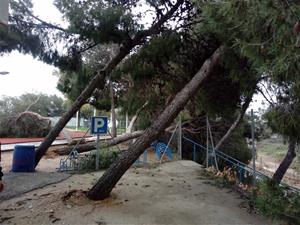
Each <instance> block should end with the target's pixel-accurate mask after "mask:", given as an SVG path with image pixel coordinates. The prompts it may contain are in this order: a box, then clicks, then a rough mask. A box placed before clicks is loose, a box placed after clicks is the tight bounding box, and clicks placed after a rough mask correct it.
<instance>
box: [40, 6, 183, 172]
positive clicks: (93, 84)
mask: <svg viewBox="0 0 300 225" xmlns="http://www.w3.org/2000/svg"><path fill="white" fill-rule="evenodd" d="M182 4H183V0H178V1H177V2H176V4H174V5H173V7H172V8H171V9H170V10H169V11H168V12H166V14H164V15H162V16H161V17H160V20H158V21H157V22H156V23H154V24H153V25H152V26H151V27H150V28H149V29H148V30H145V31H141V32H138V33H137V34H136V36H135V37H134V38H133V39H130V40H127V42H126V43H124V44H123V45H122V46H121V48H120V51H119V53H118V54H117V55H116V56H115V57H114V58H113V59H112V60H111V61H110V62H109V63H108V64H107V65H106V66H105V67H104V68H103V69H102V70H101V71H100V72H99V73H97V75H96V76H94V77H93V78H92V79H91V81H90V82H89V84H88V85H87V86H86V88H85V89H84V90H83V92H82V93H81V94H80V95H79V96H78V98H77V99H76V101H75V102H74V103H73V105H72V106H71V108H70V109H69V110H68V111H67V112H66V113H65V114H64V115H63V116H62V117H61V118H60V120H59V121H58V122H57V124H56V125H55V126H54V127H53V128H52V130H51V131H50V132H49V134H48V135H47V137H46V138H45V140H44V141H43V142H42V144H41V145H40V146H39V147H38V149H37V151H36V156H35V167H36V166H37V165H38V163H39V161H40V160H41V158H42V157H43V155H45V154H46V152H47V150H48V148H49V147H50V146H51V144H52V143H53V141H54V140H55V139H56V137H57V136H58V135H59V133H60V132H61V130H62V129H63V128H64V127H65V125H66V124H67V123H68V122H69V120H70V119H71V118H72V117H73V115H74V114H75V113H76V112H77V111H78V110H79V109H80V107H81V106H82V105H83V104H85V103H86V100H87V99H88V98H89V97H90V96H91V95H92V93H93V92H94V90H95V89H96V88H98V89H103V87H104V85H105V78H106V77H107V76H108V74H110V73H111V71H112V70H113V69H114V68H115V67H116V66H117V65H118V64H119V63H120V62H121V60H123V59H124V58H125V57H126V56H127V55H128V54H129V53H130V51H131V50H132V49H133V48H134V47H135V46H137V45H140V44H142V43H144V42H145V40H146V37H148V36H150V35H154V34H157V33H159V32H160V31H161V27H162V25H163V24H164V23H165V22H166V21H167V20H168V19H170V18H171V17H172V16H173V14H174V13H175V12H176V11H177V9H178V8H179V7H180V6H181V5H182Z"/></svg>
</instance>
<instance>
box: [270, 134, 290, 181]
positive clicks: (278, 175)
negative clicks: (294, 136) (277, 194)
mask: <svg viewBox="0 0 300 225" xmlns="http://www.w3.org/2000/svg"><path fill="white" fill-rule="evenodd" d="M295 149H296V141H295V140H290V141H289V147H288V151H287V153H286V155H285V157H284V159H283V160H282V162H281V163H280V165H279V167H278V168H277V170H276V172H275V173H274V175H273V177H272V179H273V181H274V182H275V183H276V184H280V182H281V180H282V178H283V177H284V174H285V173H286V171H287V170H288V168H289V167H290V165H291V164H292V162H293V160H294V158H295V157H296V151H295Z"/></svg>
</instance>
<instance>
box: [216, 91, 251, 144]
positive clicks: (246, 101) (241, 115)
mask: <svg viewBox="0 0 300 225" xmlns="http://www.w3.org/2000/svg"><path fill="white" fill-rule="evenodd" d="M254 90H255V89H254ZM253 94H254V91H253V93H252V94H250V95H249V96H247V97H246V99H245V102H244V104H243V106H242V108H241V111H240V112H239V113H238V116H237V118H236V120H235V121H234V123H233V124H232V125H231V126H230V128H229V129H228V130H227V132H226V133H225V134H224V136H223V137H222V138H221V140H220V141H219V142H218V143H217V145H216V147H215V149H219V148H220V147H221V145H222V144H223V143H224V141H225V140H226V139H227V138H228V137H229V136H230V135H231V134H232V132H233V131H234V129H235V128H236V127H237V126H238V125H239V124H240V122H241V121H242V120H243V118H244V115H245V113H246V110H247V109H248V107H249V104H250V102H251V101H252V97H253Z"/></svg>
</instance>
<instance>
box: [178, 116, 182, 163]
mask: <svg viewBox="0 0 300 225" xmlns="http://www.w3.org/2000/svg"><path fill="white" fill-rule="evenodd" d="M181 125H182V122H181V116H179V125H178V155H179V159H182V128H181Z"/></svg>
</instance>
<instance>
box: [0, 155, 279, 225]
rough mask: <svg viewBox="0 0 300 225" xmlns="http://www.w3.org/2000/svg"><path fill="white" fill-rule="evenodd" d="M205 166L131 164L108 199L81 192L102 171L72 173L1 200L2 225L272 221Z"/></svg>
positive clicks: (186, 162) (180, 162) (184, 162)
mask: <svg viewBox="0 0 300 225" xmlns="http://www.w3.org/2000/svg"><path fill="white" fill-rule="evenodd" d="M202 170H203V169H202V168H201V167H200V166H199V165H198V164H196V163H194V162H191V161H174V162H168V163H163V164H162V165H160V166H157V167H155V166H151V167H148V168H145V167H143V168H131V169H130V170H129V171H127V173H126V174H125V175H124V176H123V178H122V179H121V180H120V181H119V183H118V184H117V186H116V187H115V188H114V190H113V192H112V195H111V197H110V198H108V199H106V200H104V201H90V200H88V199H87V198H86V197H85V195H84V193H83V192H82V191H81V190H84V191H86V190H88V188H90V187H91V186H92V185H93V184H94V183H95V182H96V180H97V179H98V178H99V177H100V176H101V174H102V173H103V172H95V173H89V174H81V175H79V174H77V175H73V176H71V177H70V178H68V179H66V180H64V181H62V182H60V183H57V184H51V185H48V186H46V187H44V188H40V189H37V190H34V191H31V192H28V193H26V194H23V195H21V196H19V197H16V198H12V199H10V200H6V201H3V202H1V203H0V224H98V225H99V224H102V225H104V224H264V225H268V224H273V223H272V221H269V220H267V219H266V218H264V217H261V216H258V215H256V214H249V212H247V207H246V206H245V205H244V204H243V200H242V199H241V198H240V197H239V196H238V195H237V194H236V193H233V192H231V191H230V190H228V189H219V188H217V187H214V186H212V185H211V184H207V181H206V180H205V179H206V178H205V177H203V175H202V172H201V171H202ZM29 182H30V181H29ZM72 190H76V191H74V192H73V193H72V195H70V196H67V195H66V194H67V193H70V191H72Z"/></svg>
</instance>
